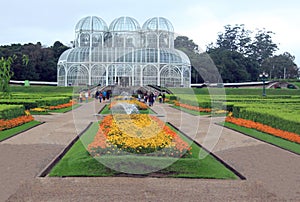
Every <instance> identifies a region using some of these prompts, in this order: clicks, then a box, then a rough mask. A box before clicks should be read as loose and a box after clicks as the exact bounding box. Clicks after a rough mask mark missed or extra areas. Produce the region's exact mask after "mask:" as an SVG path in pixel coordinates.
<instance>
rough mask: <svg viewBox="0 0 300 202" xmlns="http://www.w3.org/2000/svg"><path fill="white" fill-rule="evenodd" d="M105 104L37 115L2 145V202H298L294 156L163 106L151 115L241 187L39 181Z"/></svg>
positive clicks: (201, 182)
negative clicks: (233, 175)
mask: <svg viewBox="0 0 300 202" xmlns="http://www.w3.org/2000/svg"><path fill="white" fill-rule="evenodd" d="M101 106H103V104H99V103H95V102H91V103H89V104H83V105H82V106H81V107H79V108H78V109H76V110H74V111H73V112H69V113H65V114H56V115H52V116H38V117H36V118H37V119H39V120H41V121H46V123H45V124H43V125H40V126H38V127H36V128H34V129H31V130H30V131H27V132H24V133H22V134H20V135H18V136H15V137H13V138H11V139H9V140H6V141H4V142H2V143H0V160H1V166H0V171H2V172H0V181H1V183H0V201H5V200H7V199H8V201H108V200H109V201H300V186H299V185H300V172H299V168H300V156H299V155H296V154H293V153H290V152H287V151H285V150H282V149H279V148H277V147H274V146H271V145H269V144H266V143H263V142H260V141H258V140H255V139H253V138H250V137H247V136H244V135H242V134H240V133H237V132H234V131H231V130H228V129H225V128H222V127H220V126H218V125H216V124H215V123H216V122H219V121H222V118H209V117H201V118H200V117H196V116H192V115H188V114H186V113H181V112H180V111H179V110H176V109H173V108H170V107H168V105H165V104H156V105H155V106H154V107H153V109H154V110H155V111H156V112H157V113H158V114H161V115H164V116H163V117H161V118H162V119H163V120H165V121H168V122H170V123H172V124H173V125H175V126H176V127H178V128H180V129H181V130H182V131H183V132H185V133H186V134H188V135H189V136H191V137H192V138H193V139H195V140H196V141H198V142H199V143H200V144H202V145H204V146H205V147H206V148H208V149H209V150H210V151H212V152H213V153H214V154H216V155H217V156H219V157H220V158H221V159H223V160H224V161H225V162H226V163H228V164H229V165H231V166H232V167H233V168H235V169H236V170H237V171H238V172H240V173H241V174H242V175H244V176H245V177H246V178H247V180H205V179H167V178H128V177H116V178H112V177H105V178H49V177H45V178H39V177H36V176H37V174H38V173H39V172H40V171H41V170H42V169H43V168H44V167H45V166H46V165H47V164H48V163H49V162H50V161H51V160H52V159H53V158H54V157H55V156H56V155H57V154H58V153H59V152H60V151H61V150H62V149H63V148H64V147H65V146H66V145H67V144H68V143H69V142H70V141H71V140H72V139H73V138H74V137H75V136H76V135H77V134H78V133H79V132H81V131H82V130H83V129H84V128H85V127H86V126H87V125H88V124H89V123H90V122H93V121H96V120H97V117H96V116H94V114H95V113H96V112H97V111H98V109H99V108H100V107H101Z"/></svg>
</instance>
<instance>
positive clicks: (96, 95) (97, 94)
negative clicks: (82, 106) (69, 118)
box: [95, 90, 100, 100]
mask: <svg viewBox="0 0 300 202" xmlns="http://www.w3.org/2000/svg"><path fill="white" fill-rule="evenodd" d="M99 94H100V93H99V91H98V90H97V91H96V94H95V98H96V100H97V99H98V98H99Z"/></svg>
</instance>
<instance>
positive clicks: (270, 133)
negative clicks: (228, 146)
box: [220, 117, 300, 154]
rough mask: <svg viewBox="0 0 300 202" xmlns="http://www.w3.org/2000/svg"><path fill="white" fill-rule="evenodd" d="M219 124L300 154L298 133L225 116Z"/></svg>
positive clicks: (299, 136)
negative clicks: (224, 120) (224, 119)
mask: <svg viewBox="0 0 300 202" xmlns="http://www.w3.org/2000/svg"><path fill="white" fill-rule="evenodd" d="M220 125H223V126H224V127H227V128H229V129H232V130H235V131H237V132H240V133H242V134H245V135H247V136H250V137H253V138H255V139H258V140H261V141H263V142H266V143H269V144H272V145H274V146H277V147H280V148H282V149H285V150H288V151H291V152H293V153H295V154H300V135H298V134H295V133H291V132H287V131H282V130H279V129H275V128H272V127H270V126H266V125H263V124H260V123H256V122H253V121H249V120H244V119H237V118H233V117H227V118H226V122H225V123H223V124H220Z"/></svg>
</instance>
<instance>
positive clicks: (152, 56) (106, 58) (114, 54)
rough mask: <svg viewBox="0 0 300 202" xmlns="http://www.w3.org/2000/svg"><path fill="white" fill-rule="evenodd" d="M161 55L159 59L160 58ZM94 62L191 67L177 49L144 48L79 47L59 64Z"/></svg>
mask: <svg viewBox="0 0 300 202" xmlns="http://www.w3.org/2000/svg"><path fill="white" fill-rule="evenodd" d="M158 53H159V57H158ZM90 56H91V61H92V62H105V63H119V62H121V63H133V62H134V63H135V62H137V63H150V64H151V63H155V64H157V63H158V60H159V63H162V64H186V65H190V60H189V58H188V56H187V55H186V54H184V53H183V52H182V51H179V50H175V49H167V48H166V49H160V50H158V49H152V48H143V49H138V50H134V51H132V50H131V49H128V50H124V49H122V50H121V49H119V50H117V49H115V50H114V49H107V50H106V51H102V50H101V49H99V48H95V49H91V53H90V49H89V47H77V48H72V49H68V50H66V51H65V52H64V53H63V54H62V55H61V56H60V58H59V62H70V63H73V62H75V63H77V62H89V58H90Z"/></svg>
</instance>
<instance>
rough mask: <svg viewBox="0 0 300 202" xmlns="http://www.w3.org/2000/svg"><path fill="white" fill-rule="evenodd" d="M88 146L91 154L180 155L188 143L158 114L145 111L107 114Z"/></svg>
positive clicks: (186, 150) (186, 152) (183, 154)
mask: <svg viewBox="0 0 300 202" xmlns="http://www.w3.org/2000/svg"><path fill="white" fill-rule="evenodd" d="M88 150H89V152H90V153H91V155H92V156H100V155H105V154H114V155H123V154H126V153H133V154H143V155H149V156H168V157H183V156H188V155H190V147H189V145H188V144H187V143H186V142H185V141H183V140H182V139H181V138H180V136H179V135H178V134H177V133H176V132H174V131H173V130H171V129H170V128H169V127H168V126H166V125H165V123H164V122H162V121H161V120H159V119H158V118H157V117H154V116H149V115H146V114H132V115H125V114H118V115H114V116H112V115H109V116H106V117H105V118H104V119H103V121H102V122H101V123H100V127H99V130H98V132H97V135H96V136H95V138H94V141H93V142H92V143H91V144H89V146H88Z"/></svg>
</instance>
